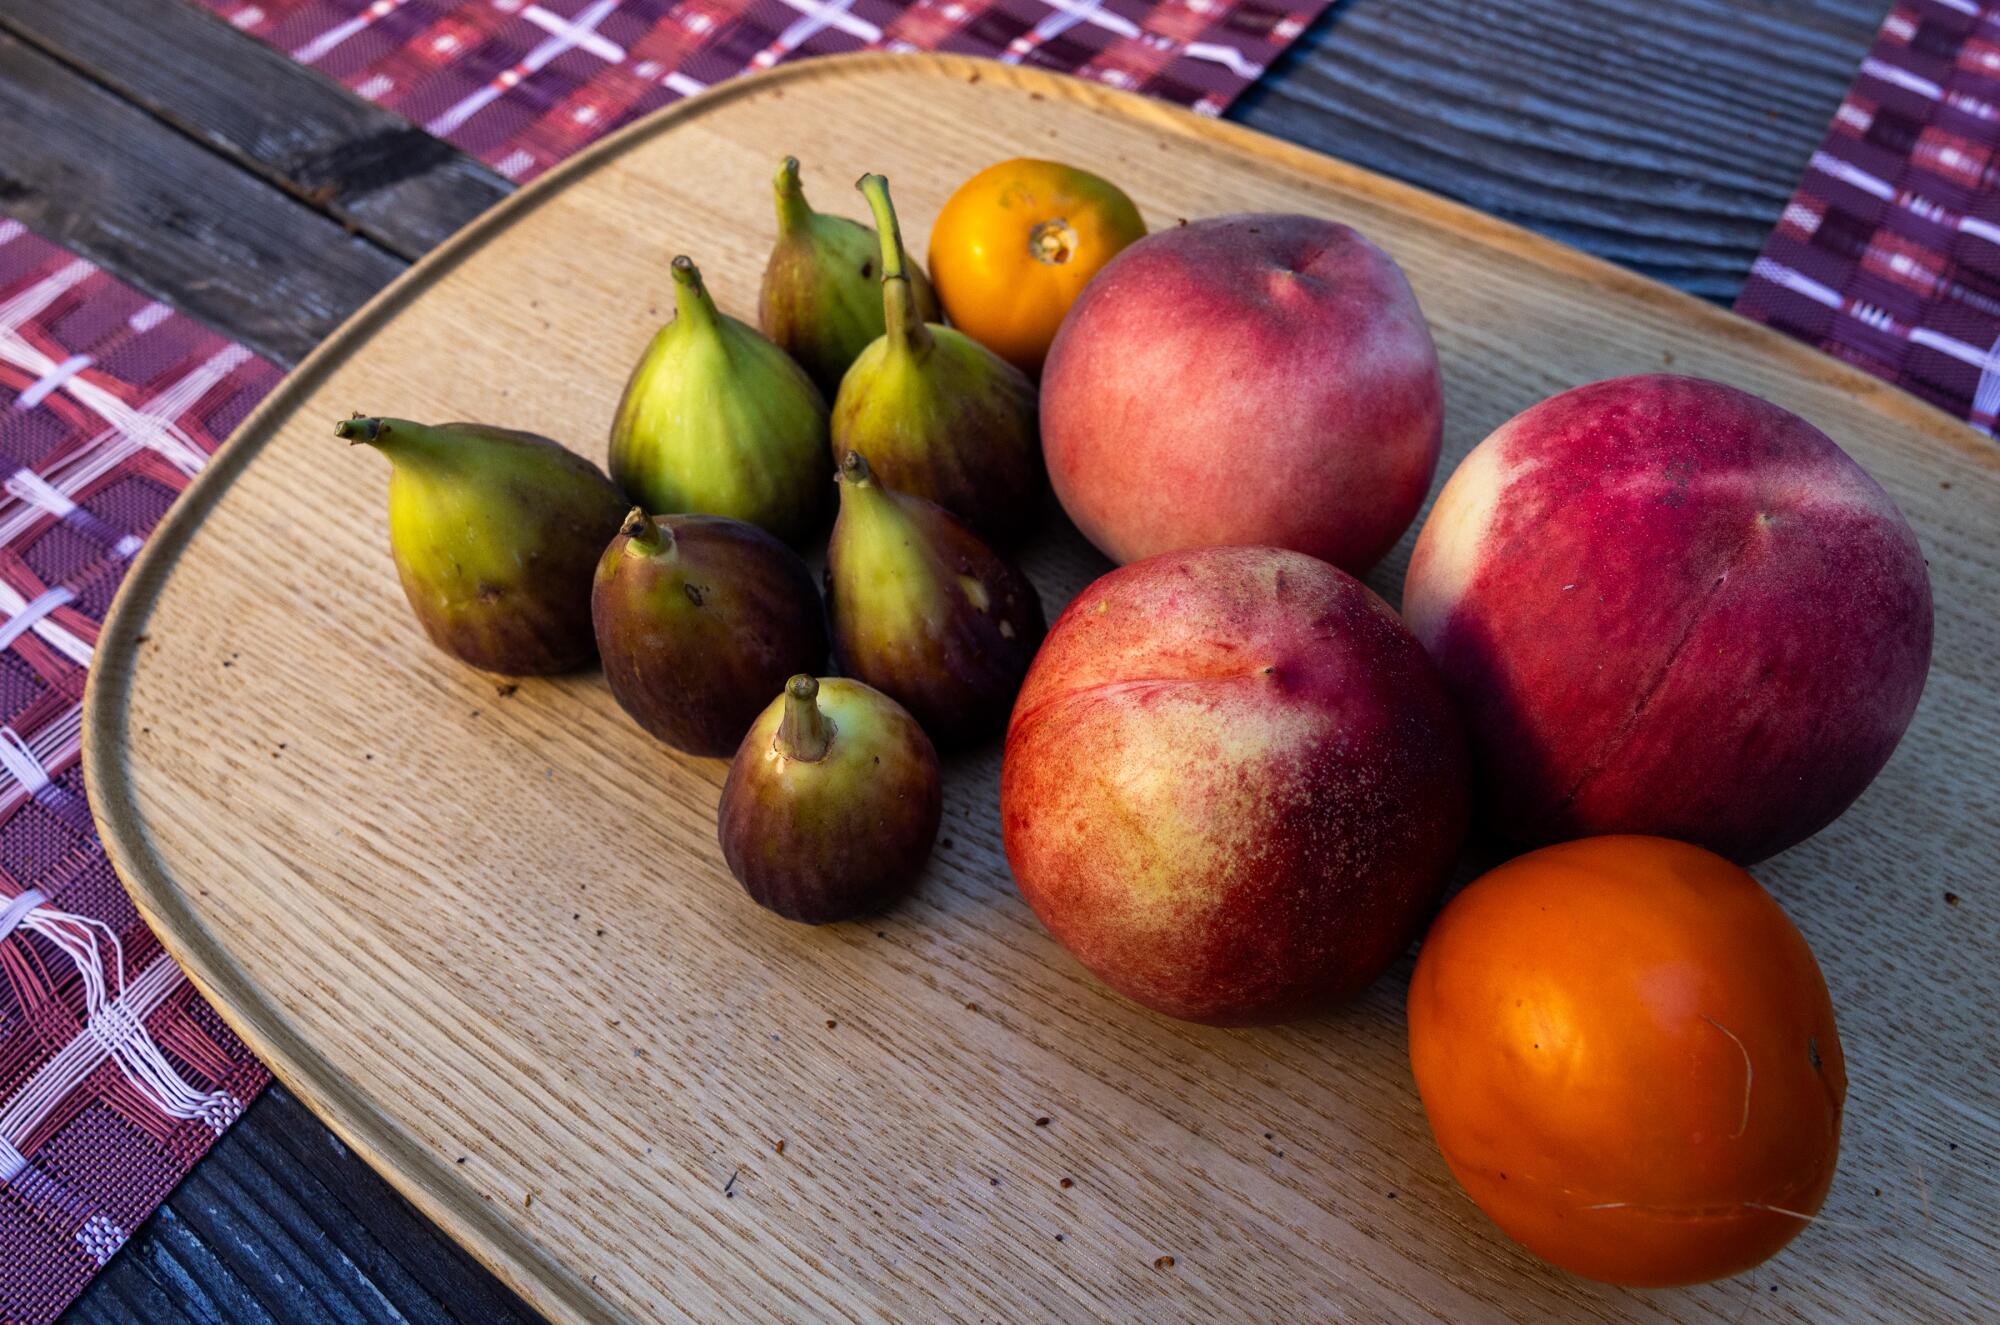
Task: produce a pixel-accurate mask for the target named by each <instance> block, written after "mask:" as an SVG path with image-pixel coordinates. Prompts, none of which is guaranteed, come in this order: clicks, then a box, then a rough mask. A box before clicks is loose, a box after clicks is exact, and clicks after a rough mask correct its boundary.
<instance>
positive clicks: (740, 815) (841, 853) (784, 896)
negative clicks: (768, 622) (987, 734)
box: [716, 675, 944, 925]
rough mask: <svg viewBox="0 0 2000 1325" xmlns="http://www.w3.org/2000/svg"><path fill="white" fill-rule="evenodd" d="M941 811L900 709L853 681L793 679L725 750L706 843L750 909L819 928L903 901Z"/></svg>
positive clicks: (929, 766)
mask: <svg viewBox="0 0 2000 1325" xmlns="http://www.w3.org/2000/svg"><path fill="white" fill-rule="evenodd" d="M943 805H944V799H943V789H942V787H941V786H940V782H939V775H938V758H937V751H936V749H934V748H933V747H932V745H931V742H930V738H929V737H927V736H925V735H924V730H923V728H922V727H919V726H918V725H917V720H916V719H915V718H913V717H911V716H910V714H909V712H908V711H907V710H905V709H904V708H903V706H902V705H900V704H898V703H897V702H896V701H895V700H893V699H891V698H889V697H888V696H887V695H885V694H883V693H882V692H881V691H879V690H876V689H874V688H872V687H870V686H867V685H864V684H862V683H861V682H859V681H852V680H847V679H845V678H841V677H831V678H828V679H827V680H824V681H818V680H814V679H813V678H812V677H811V676H803V675H802V676H795V677H793V678H792V679H791V681H790V682H789V683H787V684H786V686H785V692H784V693H783V694H782V695H780V696H779V697H778V698H777V699H776V700H775V701H774V702H773V703H772V704H771V706H770V707H769V708H767V709H765V710H764V712H763V714H762V715H761V716H759V717H758V719H757V720H756V722H755V723H753V724H752V725H751V727H750V733H749V735H747V736H745V737H744V738H743V744H742V746H741V747H740V748H739V749H738V750H737V751H736V760H735V762H734V763H732V764H730V766H729V780H728V781H727V782H726V783H724V784H723V787H722V804H721V806H720V808H719V810H718V811H717V814H716V836H717V837H718V838H719V839H720V840H721V843H722V858H723V859H724V860H725V861H727V862H728V863H729V872H730V873H732V874H734V875H735V876H736V879H737V882H739V883H741V884H742V885H743V888H744V891H745V892H747V893H749V894H750V897H751V899H752V900H753V901H755V902H756V903H757V904H758V905H760V906H764V907H768V908H769V909H771V910H773V911H776V912H777V913H778V914H779V915H781V916H784V917H785V918H786V919H788V920H798V921H803V922H804V923H806V924H809V925H824V924H828V923H831V922H832V921H836V920H848V919H852V918H853V917H855V916H858V915H865V914H867V913H868V912H870V911H875V910H879V909H880V908H882V907H883V906H886V905H888V904H889V903H890V902H893V901H895V900H896V898H898V897H900V896H902V895H903V894H904V893H906V892H908V891H909V889H910V886H911V885H912V884H914V883H915V882H916V879H917V875H918V873H919V872H920V871H921V870H922V869H923V865H924V861H925V860H926V859H927V858H928V857H929V856H930V853H931V843H932V842H933V841H935V840H936V838H937V831H938V819H939V817H940V814H941V812H942V810H943Z"/></svg>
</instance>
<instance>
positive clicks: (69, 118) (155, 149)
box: [0, 34, 405, 362]
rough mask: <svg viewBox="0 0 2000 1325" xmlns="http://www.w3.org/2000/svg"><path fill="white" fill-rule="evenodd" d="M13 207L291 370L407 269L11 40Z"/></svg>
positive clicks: (3, 46) (4, 90)
mask: <svg viewBox="0 0 2000 1325" xmlns="http://www.w3.org/2000/svg"><path fill="white" fill-rule="evenodd" d="M0 124H6V125H9V126H23V127H24V128H25V130H26V131H25V132H17V131H15V130H14V129H12V128H11V127H10V129H9V131H8V132H5V133H0V207H4V208H5V209H6V210H7V212H8V213H9V214H11V215H13V216H15V217H18V218H19V219H20V220H22V221H24V222H26V223H27V224H28V225H29V226H31V227H33V228H34V229H36V230H38V231H40V232H41V233H42V234H44V235H46V236H48V237H49V238H50V239H53V240H55V241H57V242H58V243H62V244H66V245H68V246H69V247H70V248H72V249H75V250H76V251H77V252H78V253H81V254H82V255H83V256H85V257H87V258H90V259H92V260H93V261H96V262H100V263H103V264H104V265H105V266H107V267H109V268H110V269H111V270H112V271H114V272H116V273H117V274H118V275H120V276H122V277H124V278H125V279H127V280H129V281H131V282H132V283H133V284H134V285H137V286H138V287H139V288H140V289H142V290H145V291H146V292H147V293H148V294H151V295H152V296H154V297H155V298H158V299H162V300H164V301H166V302H167V303H169V304H172V305H173V306H174V307H176V308H178V309H180V310H181V311H183V312H185V313H188V314H190V315H192V316H194V317H197V318H200V319H201V320H202V321H204V322H207V323H209V324H210V325H211V326H214V327H216V328H218V329H221V330H223V331H225V332H227V334H229V335H230V336H233V337H235V338H236V339H238V340H240V341H242V342H244V343H245V344H247V345H249V346H250V347H251V348H252V349H254V350H257V351H258V352H260V353H262V354H266V355H269V356H271V357H272V358H275V359H278V360H280V361H283V362H291V361H294V360H296V359H298V358H300V357H302V356H303V355H304V354H305V353H306V351H308V350H310V349H311V348H312V347H313V346H314V345H316V344H318V343H319V342H320V341H321V340H323V339H324V338H325V337H326V334H327V333H328V332H329V331H331V330H332V329H333V328H334V327H335V326H337V325H338V324H339V323H340V322H341V320H342V319H344V318H345V317H346V316H347V314H348V313H350V312H352V311H353V310H354V309H355V308H356V307H358V306H359V305H360V304H361V303H362V302H363V301H364V300H366V299H367V298H368V297H369V296H370V295H372V294H373V293H374V292H375V291H376V290H378V289H380V288H381V287H382V286H384V285H386V284H388V282H389V281H390V280H392V279H393V278H394V277H395V276H396V274H397V273H398V272H400V271H401V270H402V269H403V267H404V265H405V264H404V262H403V260H402V259H401V258H399V257H397V256H396V255H395V254H392V253H389V252H387V251H385V250H384V249H382V248H381V247H379V246H378V245H376V244H374V243H373V242H371V241H370V240H368V239H366V238H364V237H361V236H358V235H350V234H348V233H347V231H346V230H345V229H343V228H342V227H341V226H340V225H339V224H337V223H336V222H334V221H332V220H330V219H328V218H327V217H325V216H323V215H320V214H318V213H316V212H313V211H311V210H310V209H308V208H306V207H304V206H301V205H300V204H299V203H298V202H297V201H296V200H294V199H292V198H290V197H287V196H286V195H285V194H284V193H283V192H282V191H280V190H278V189H276V188H273V187H272V186H271V185H269V184H266V183H264V182H263V181H261V180H258V179H256V178H254V177H252V176H250V175H249V174H247V173H245V172H244V171H243V170H241V169H239V168H237V167H236V166H233V165H231V164H230V163H229V162H228V161H226V160H224V159H223V158H222V157H220V156H218V155H216V154H215V153H214V152H211V151H209V150H208V149H207V148H204V147H202V146H200V145H199V144H197V143H194V142H191V141H190V140H189V139H188V138H186V137H185V136H184V135H182V134H180V133H179V132H177V131H175V130H173V129H171V128H169V127H167V126H166V125H164V124H162V123H161V122H160V121H158V120H156V119H154V118H153V117H152V116H150V115H148V114H146V113H145V112H144V111H142V110H139V109H138V108H137V107H135V106H133V105H131V104H130V103H128V102H125V101H122V100H120V99H119V98H118V97H116V96H114V95H112V94H111V93H109V92H107V91H105V90H104V89H102V88H100V87H96V86H93V85H92V84H90V83H88V82H86V81H85V80H84V79H83V78H82V77H81V76H80V75H78V74H77V73H76V72H75V71H74V70H72V69H70V68H68V67H66V66H64V65H62V64H60V63H58V62H57V61H55V60H53V59H51V58H50V57H48V56H47V55H44V54H42V53H41V52H40V51H37V50H34V49H32V48H31V47H29V46H27V45H25V44H23V43H22V42H20V41H19V40H17V39H15V38H13V37H10V36H6V35H4V34H0Z"/></svg>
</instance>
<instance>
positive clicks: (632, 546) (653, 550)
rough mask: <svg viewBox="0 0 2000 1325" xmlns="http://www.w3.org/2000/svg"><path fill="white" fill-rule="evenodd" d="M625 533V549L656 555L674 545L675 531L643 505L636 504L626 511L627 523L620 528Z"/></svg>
mask: <svg viewBox="0 0 2000 1325" xmlns="http://www.w3.org/2000/svg"><path fill="white" fill-rule="evenodd" d="M618 532H619V533H621V534H623V535H625V550H626V551H627V552H637V553H642V554H644V555H646V556H655V555H657V554H659V553H661V552H665V551H666V550H667V549H669V548H671V547H672V546H673V545H674V531H673V530H671V529H669V528H667V527H666V526H665V525H663V524H661V523H660V522H659V521H658V520H655V519H654V518H653V517H652V516H650V515H648V514H646V508H645V507H643V506H634V507H633V508H632V509H631V510H630V511H627V512H626V513H625V524H624V525H623V527H621V528H620V529H619V530H618Z"/></svg>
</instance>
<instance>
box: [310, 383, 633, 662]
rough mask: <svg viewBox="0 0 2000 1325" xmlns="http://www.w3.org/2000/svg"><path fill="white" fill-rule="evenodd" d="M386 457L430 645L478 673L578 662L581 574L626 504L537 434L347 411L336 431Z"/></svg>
mask: <svg viewBox="0 0 2000 1325" xmlns="http://www.w3.org/2000/svg"><path fill="white" fill-rule="evenodd" d="M334 431H335V432H336V433H338V434H339V435H340V436H342V437H344V438H346V439H347V440H348V441H349V442H350V443H364V442H365V443H366V444H368V445H369V446H372V447H374V448H375V449H376V450H378V451H380V452H381V453H382V454H383V455H385V456H387V457H388V458H389V464H390V466H391V472H390V476H389V550H390V552H391V554H392V555H393V556H394V557H395V560H396V573H397V575H399V576H400V577H401V578H402V581H403V593H404V595H405V596H407V597H408V598H409V600H410V606H411V607H412V608H413V609H415V611H416V614H417V620H418V621H419V622H420V623H422V625H423V628H424V633H425V634H427V635H429V636H430V638H431V642H432V643H434V644H436V645H437V646H438V647H439V648H441V649H443V650H444V651H445V652H446V653H449V654H452V655H453V656H454V657H457V658H459V659H461V660H463V661H465V662H468V663H470V664H472V665H473V666H474V667H477V668H480V669H481V670H482V671H488V672H498V673H500V674H501V675H503V676H540V675H545V674H548V673H551V672H567V671H570V670H572V669H574V668H578V667H583V666H587V665H588V664H589V662H590V660H591V658H592V657H593V655H594V654H595V652H596V647H595V644H594V642H593V639H592V636H591V629H590V577H591V574H592V572H593V571H594V570H595V569H596V567H597V558H598V555H599V554H600V553H601V552H602V551H603V550H604V540H605V539H607V538H609V537H610V536H611V535H612V534H613V533H614V532H616V531H617V529H618V520H619V517H620V516H621V515H622V514H623V513H624V510H625V503H624V501H623V500H622V499H620V497H619V496H618V489H617V488H615V487H613V486H612V484H611V481H610V480H609V479H607V478H605V477H604V472H603V471H602V470H600V469H599V468H598V467H597V466H596V465H593V464H591V463H590V462H589V461H588V460H585V459H584V458H583V457H582V456H580V455H576V454H574V453H573V452H571V451H568V450H566V449H564V448H563V447H562V446H560V445H558V444H557V443H555V442H552V441H550V440H549V439H548V438H546V437H539V436H536V435H535V434H534V433H529V432H515V431H513V430H511V429H508V428H489V427H486V426H485V425H483V424H477V423H441V424H438V425H436V426H434V427H432V426H426V425H424V424H421V423H411V422H410V421H409V420H407V419H381V418H363V417H362V416H360V415H358V414H357V415H355V416H354V417H353V418H351V419H343V420H341V421H340V422H339V423H338V424H336V425H335V428H334Z"/></svg>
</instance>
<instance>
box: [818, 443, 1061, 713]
mask: <svg viewBox="0 0 2000 1325" xmlns="http://www.w3.org/2000/svg"><path fill="white" fill-rule="evenodd" d="M839 483H840V513H839V514H838V515H837V516H835V517H834V522H833V541H832V543H831V544H830V545H829V546H828V548H827V552H826V580H827V597H828V599H829V604H828V607H829V615H831V617H832V619H833V653H834V658H835V660H836V661H837V662H838V663H839V664H840V670H841V671H843V672H846V673H847V674H848V675H850V676H855V677H858V678H860V679H861V680H863V681H866V682H867V683H868V684H869V685H872V686H874V687H875V688H876V689H878V690H881V691H882V692H884V693H885V694H887V695H888V696H889V697H890V698H891V699H894V700H896V701H897V702H898V703H900V704H902V705H903V706H904V707H905V708H907V709H909V710H910V712H912V713H914V714H915V715H916V717H917V721H918V722H921V723H922V724H923V725H924V730H925V731H927V732H929V733H930V734H931V737H932V739H933V740H935V741H936V742H937V743H938V744H939V745H940V746H957V745H962V744H965V743H967V742H970V741H974V740H977V739H979V738H980V737H983V736H988V735H991V734H992V733H994V732H997V731H999V730H1000V728H1001V727H1002V726H1003V725H1005V723H1006V721H1007V713H1008V707H1009V705H1011V704H1012V703H1013V700H1014V692H1015V691H1017V690H1019V689H1020V688H1021V678H1022V677H1023V676H1025V675H1026V674H1027V671H1028V663H1029V662H1030V661H1031V660H1033V658H1034V656H1035V648H1036V646H1037V645H1038V644H1040V643H1041V640H1042V632H1043V630H1044V629H1045V625H1044V621H1043V618H1042V602H1041V599H1040V598H1038V597H1037V596H1036V594H1035V588H1034V586H1033V585H1032V584H1030V583H1029V582H1028V579H1027V577H1026V576H1025V575H1023V574H1021V572H1020V571H1018V570H1016V569H1014V567H1012V566H1010V565H1008V564H1007V562H1005V561H1004V560H1002V559H1001V558H1000V557H999V556H998V555H997V554H996V553H994V551H993V550H992V549H991V548H989V547H987V546H986V544H984V543H982V542H980V541H979V537H978V535H976V534H974V533H973V532H972V530H971V529H969V528H967V527H966V526H965V525H964V524H963V523H961V522H960V521H959V520H958V518H957V517H955V516H953V515H952V514H951V513H950V512H949V511H947V510H945V509H944V508H943V507H942V506H939V505H937V504H936V503H935V502H929V501H926V500H924V499H923V498H922V497H919V496H916V495H915V494H913V493H907V492H897V491H895V490H893V489H891V488H890V487H888V486H887V485H886V484H885V483H884V482H883V481H882V480H881V479H878V478H876V477H875V476H874V474H873V473H871V472H870V470H869V467H868V461H867V460H866V459H865V458H864V457H863V456H862V455H861V453H860V452H859V451H849V452H848V453H847V458H846V459H845V460H843V461H841V465H840V474H839Z"/></svg>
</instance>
